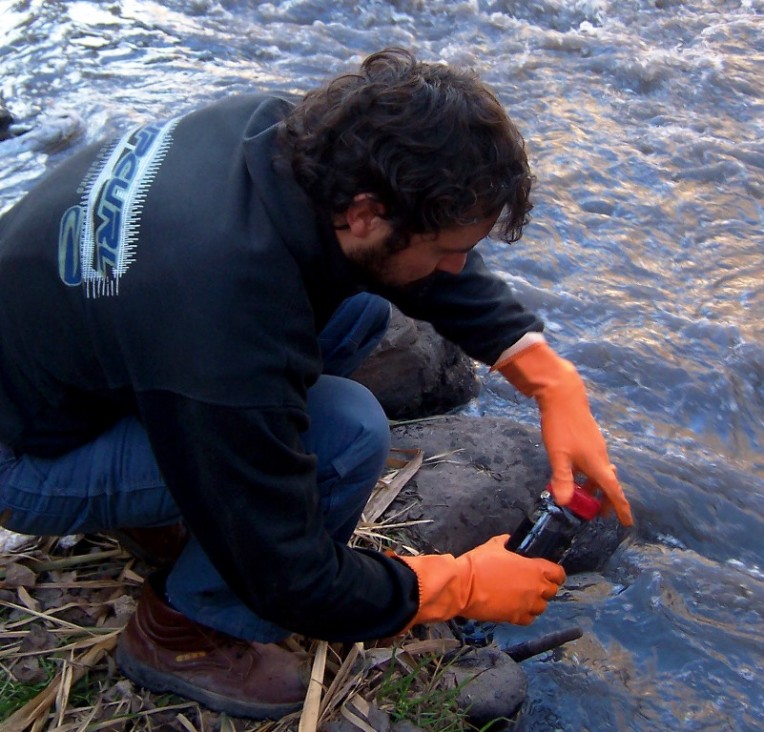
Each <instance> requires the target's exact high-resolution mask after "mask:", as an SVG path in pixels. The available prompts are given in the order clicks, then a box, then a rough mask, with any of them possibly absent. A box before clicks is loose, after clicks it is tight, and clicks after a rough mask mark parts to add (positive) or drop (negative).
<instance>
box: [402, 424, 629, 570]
mask: <svg viewBox="0 0 764 732" xmlns="http://www.w3.org/2000/svg"><path fill="white" fill-rule="evenodd" d="M392 442H393V446H394V447H399V448H413V447H417V448H420V449H422V450H423V451H424V455H425V463H424V464H423V466H422V467H421V468H420V469H419V471H418V472H417V473H416V475H415V476H414V477H413V478H412V479H411V480H410V481H409V483H408V484H407V485H406V486H405V487H404V489H403V491H402V492H401V494H400V495H399V497H398V498H397V499H396V501H395V503H394V504H393V508H392V510H393V511H399V510H401V511H402V513H401V515H400V516H399V517H398V519H397V520H398V521H419V520H425V521H427V523H422V524H417V525H416V526H412V527H411V528H410V529H409V534H410V536H409V538H410V540H411V542H412V543H413V544H414V545H415V546H417V547H418V548H420V549H422V550H426V551H431V550H434V551H438V552H441V553H451V554H457V555H458V554H461V553H463V552H465V551H468V550H469V549H472V548H473V547H475V546H477V545H478V544H482V543H483V542H484V541H487V540H488V539H490V538H491V537H492V536H496V535H498V534H511V533H512V532H513V531H515V529H516V528H517V527H518V525H519V524H520V522H521V521H522V520H523V519H524V518H525V517H526V515H528V514H530V513H531V512H532V510H533V508H534V507H535V505H536V502H537V500H538V497H539V494H540V493H541V492H542V491H543V490H544V488H545V487H546V485H547V483H548V481H549V477H550V475H551V468H550V467H549V461H548V459H547V455H546V451H545V449H544V445H543V443H542V441H541V435H540V433H539V431H538V430H535V429H531V428H528V427H525V426H524V425H521V424H518V423H515V422H512V421H511V420H507V419H501V418H495V417H468V416H464V415H449V416H445V417H439V418H434V419H431V420H426V421H424V422H417V423H414V424H407V425H399V426H397V427H394V428H393V430H392ZM433 456H440V457H439V458H438V459H437V460H432V461H427V458H432V457H433ZM625 533H626V531H625V530H624V529H622V528H621V527H620V526H619V525H618V524H617V522H616V521H615V519H614V518H608V519H597V520H595V521H592V522H591V523H590V524H589V525H587V526H586V527H585V528H584V530H583V531H582V532H581V534H580V535H579V537H578V538H577V540H576V543H575V545H574V548H573V549H572V550H571V552H570V553H569V556H568V557H566V559H565V561H564V562H563V566H564V567H565V569H566V571H568V572H569V573H573V572H585V571H595V570H598V569H601V568H602V566H603V565H604V564H605V562H606V561H607V560H608V559H609V557H610V556H611V555H612V553H613V552H614V551H615V549H616V547H617V546H618V544H619V543H620V542H621V540H622V539H623V537H624V536H625Z"/></svg>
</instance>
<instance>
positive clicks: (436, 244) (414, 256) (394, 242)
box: [349, 217, 496, 287]
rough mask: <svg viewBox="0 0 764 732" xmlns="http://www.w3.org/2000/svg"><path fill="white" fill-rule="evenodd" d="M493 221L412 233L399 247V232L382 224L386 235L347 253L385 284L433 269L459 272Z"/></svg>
mask: <svg viewBox="0 0 764 732" xmlns="http://www.w3.org/2000/svg"><path fill="white" fill-rule="evenodd" d="M495 222H496V217H491V218H488V219H482V220H480V221H477V222H475V223H473V224H468V225H466V226H458V227H455V228H451V229H444V230H443V231H440V232H438V233H437V234H413V235H412V236H411V237H410V239H409V243H408V246H405V248H403V249H401V246H400V235H398V234H396V233H395V232H394V231H393V230H392V227H390V225H389V224H387V223H385V226H386V227H387V231H386V234H385V235H384V236H382V237H381V239H380V240H379V241H378V242H377V243H375V244H373V245H370V246H368V247H366V248H364V249H362V250H360V251H355V252H352V253H351V254H350V255H349V256H350V258H351V260H352V261H353V262H354V263H355V264H356V266H358V267H359V268H360V269H362V270H363V271H364V272H365V273H366V275H367V276H368V277H369V278H370V279H371V280H372V281H374V282H377V283H379V284H382V285H385V286H387V287H405V286H407V285H411V284H413V283H415V282H418V281H419V280H423V279H425V278H426V277H429V276H430V275H431V274H433V273H434V272H450V273H451V274H458V273H459V272H461V271H462V269H463V268H464V265H465V263H466V261H467V255H468V254H469V252H470V251H471V250H472V249H473V248H474V247H475V245H476V244H477V243H478V242H479V241H481V240H482V239H483V238H485V237H486V236H488V233H489V232H490V231H491V229H492V228H493V225H494V223H495Z"/></svg>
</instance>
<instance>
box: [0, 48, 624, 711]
mask: <svg viewBox="0 0 764 732" xmlns="http://www.w3.org/2000/svg"><path fill="white" fill-rule="evenodd" d="M530 187H531V177H530V174H529V171H528V165H527V160H526V156H525V152H524V149H523V141H522V138H521V136H520V134H519V133H518V132H517V130H516V128H515V127H514V125H513V124H512V122H511V121H510V120H509V118H508V117H507V115H506V113H505V112H504V110H503V109H502V107H501V105H500V104H499V102H498V101H497V100H496V98H495V97H494V96H493V94H492V93H491V92H490V91H489V90H488V89H487V88H486V87H485V86H483V85H482V84H481V83H480V82H479V80H478V79H477V78H476V77H475V76H474V75H472V74H469V73H464V72H461V71H458V70H455V69H452V68H449V67H447V66H445V65H440V64H432V65H429V64H424V63H420V62H417V61H416V60H415V59H414V57H413V56H412V55H411V54H409V53H408V52H406V51H403V50H400V49H388V50H386V51H383V52H380V53H377V54H374V55H372V56H370V57H369V58H367V59H366V60H365V61H364V63H363V64H362V66H361V68H360V69H359V71H358V72H357V73H354V74H346V75H342V76H340V77H338V78H336V79H334V80H332V81H330V82H329V83H328V84H327V85H326V86H324V87H323V88H321V89H318V90H316V91H314V92H311V93H309V94H308V95H307V96H306V97H305V98H304V99H303V100H302V101H301V102H300V103H298V104H297V105H296V106H291V105H290V104H289V103H287V102H285V101H283V100H280V99H276V98H272V97H264V96H244V97H235V98H232V99H227V100H224V101H221V102H219V103H217V104H214V105H212V106H211V107H208V108H206V109H202V110H199V111H197V112H194V113H192V114H189V115H187V116H184V117H181V118H177V119H172V120H170V121H167V122H162V123H156V124H150V125H146V126H144V127H141V128H138V129H135V130H131V131H130V132H128V133H127V134H126V135H124V136H123V137H122V138H121V139H119V140H116V141H112V142H111V143H109V144H107V145H96V146H95V147H93V148H91V149H88V150H85V151H83V152H81V153H79V154H77V155H75V156H74V157H73V158H71V159H70V160H69V161H68V162H66V163H65V164H64V165H62V166H61V167H60V169H58V170H56V171H54V172H53V173H52V174H51V175H50V176H49V177H47V178H46V179H45V180H44V181H42V182H41V183H40V184H39V186H38V187H37V188H36V190H34V191H33V192H32V193H31V194H30V195H28V196H27V197H26V198H25V199H24V200H22V201H21V202H20V203H19V204H18V205H17V206H16V207H15V208H14V209H12V210H11V211H10V212H9V213H8V214H7V215H6V216H5V217H4V218H3V219H2V221H0V323H2V346H1V347H0V441H2V443H3V444H4V447H3V448H2V457H0V511H1V512H2V517H3V519H2V520H3V523H4V525H5V526H7V527H8V528H10V529H12V530H15V531H19V532H24V533H34V534H66V533H72V532H93V531H108V530H116V529H120V530H127V531H128V532H130V533H132V536H133V537H134V538H135V537H138V539H139V540H142V541H146V540H148V539H149V538H150V535H151V534H152V533H154V534H157V533H158V534H160V535H161V534H162V530H161V527H163V526H168V525H174V526H177V523H178V521H179V520H180V519H182V520H183V522H184V524H185V525H187V526H188V528H189V530H190V535H191V536H190V538H189V540H188V542H187V543H186V544H185V546H183V548H182V551H181V553H180V555H179V557H178V558H177V560H176V561H175V562H174V564H173V565H172V566H171V568H170V569H169V571H166V572H164V573H158V574H157V575H155V576H154V577H152V578H151V581H149V582H147V583H146V587H145V591H144V593H143V595H142V597H141V599H140V601H139V603H138V607H137V609H136V612H135V614H134V616H133V618H132V619H131V621H130V623H129V625H128V627H127V629H126V631H125V632H124V633H123V635H122V638H121V640H120V645H119V648H118V654H117V658H118V662H119V664H120V666H121V667H122V669H123V670H124V672H125V673H126V675H128V676H129V677H131V678H132V679H134V680H135V681H137V682H138V683H141V684H144V685H146V686H148V687H150V688H152V689H155V690H170V691H174V692H176V693H180V694H183V695H186V696H188V697H191V698H194V699H197V700H199V701H201V702H202V703H205V704H207V705H209V706H210V707H213V708H215V709H220V710H224V711H227V712H229V713H231V714H236V715H243V716H251V717H256V718H260V717H268V716H270V717H274V716H279V715H282V714H285V713H287V712H289V711H291V710H293V709H295V708H298V707H299V705H300V704H301V702H302V697H303V694H304V682H305V675H304V669H303V668H302V660H301V659H300V658H299V657H297V656H296V655H295V654H292V653H290V652H289V651H287V650H286V649H285V648H284V647H282V646H281V645H278V642H279V641H281V640H282V639H283V638H284V637H285V636H286V635H287V634H288V633H289V632H300V633H303V634H306V635H309V636H312V637H318V638H324V639H327V640H347V641H358V640H364V639H372V638H378V637H385V636H390V635H394V634H396V633H400V632H402V631H403V630H405V629H407V628H409V627H411V626H412V625H414V624H415V623H422V622H432V621H438V620H445V619H449V618H452V617H455V616H464V617H468V618H474V619H477V620H489V621H507V622H513V623H519V624H527V623H530V622H531V621H532V620H533V619H534V617H535V616H536V615H538V614H540V613H541V612H543V610H544V609H545V607H546V604H547V601H548V600H549V599H550V598H551V597H552V596H554V594H555V593H556V591H557V589H558V587H559V585H560V584H561V583H562V581H563V580H564V572H563V570H562V569H561V568H560V567H559V566H557V565H555V564H552V563H550V562H547V561H545V560H542V559H527V558H523V557H520V556H518V555H515V554H513V553H511V552H509V551H507V550H506V549H505V543H506V539H507V537H506V536H501V537H495V538H493V539H491V540H490V541H488V542H486V543H485V544H483V545H482V546H480V547H477V548H476V549H474V550H472V551H470V552H467V553H466V554H464V555H463V556H461V557H458V558H455V557H453V556H450V555H425V556H420V557H397V556H388V555H385V554H381V553H377V552H371V551H365V550H351V549H350V548H349V547H348V546H347V540H348V538H349V537H350V535H351V533H352V531H353V528H354V526H355V524H356V522H357V520H358V518H359V516H360V512H361V510H362V508H363V506H364V504H365V502H366V499H367V497H368V495H369V493H370V491H371V489H372V487H373V486H374V484H375V482H376V479H377V478H378V476H379V474H380V472H381V470H382V467H383V464H384V459H385V457H386V454H387V451H388V447H389V434H388V428H387V421H386V419H385V416H384V414H383V413H382V411H381V409H380V407H379V405H378V404H377V403H376V401H375V400H374V399H373V397H372V396H371V395H370V394H369V393H368V392H367V391H366V390H365V389H364V388H363V387H361V386H360V385H358V384H356V383H355V382H352V381H350V380H349V379H347V378H345V377H346V376H347V375H348V374H350V373H351V372H352V371H353V370H354V369H355V368H356V367H357V365H358V364H359V363H360V361H361V360H362V358H363V357H364V356H365V355H366V354H367V353H368V352H369V351H370V350H371V348H372V347H373V346H374V344H375V343H376V342H378V340H379V339H380V338H381V336H382V334H383V332H384V329H385V327H386V325H387V320H388V317H389V304H388V301H392V302H394V303H396V304H397V305H398V306H399V307H400V308H401V309H402V310H403V311H404V312H406V313H408V314H409V315H411V316H413V317H415V318H419V319H423V320H428V321H430V322H431V323H433V325H434V326H435V327H436V328H437V329H438V330H439V331H440V332H441V333H442V334H444V335H445V336H446V337H448V338H449V339H451V340H452V341H454V342H456V343H457V344H459V345H460V346H461V347H462V348H464V350H465V351H466V352H467V353H468V354H470V355H471V356H473V357H474V358H477V359H479V360H481V361H482V362H484V363H486V364H491V365H493V366H494V367H495V368H497V369H499V370H500V371H501V372H502V373H503V374H504V375H505V376H506V377H507V378H508V379H509V380H510V381H511V382H512V383H513V384H515V385H516V386H517V388H518V389H520V390H521V391H522V392H523V393H524V394H526V395H529V396H534V397H535V398H536V399H537V401H538V403H539V406H540V409H541V416H542V431H543V436H544V440H545V444H546V446H547V450H548V453H549V457H550V461H551V464H552V469H553V487H554V492H555V495H556V497H557V499H558V500H559V501H560V502H561V503H565V502H567V501H568V500H569V499H570V495H571V492H572V480H573V476H572V471H573V470H574V469H577V470H581V471H583V472H584V473H586V474H587V476H588V477H589V478H590V481H591V486H592V488H599V489H600V490H601V491H602V493H603V494H604V497H605V499H606V501H607V502H608V504H609V505H610V506H612V507H613V508H614V509H615V511H616V513H617V515H618V517H619V519H620V520H621V522H622V523H624V524H629V523H631V514H630V510H629V505H628V502H627V501H626V499H625V497H624V495H623V493H622V491H621V489H620V487H619V485H618V481H617V479H616V476H615V472H614V468H613V466H611V465H610V463H609V460H608V457H607V451H606V448H605V444H604V441H603V439H602V436H601V435H600V432H599V430H598V428H597V426H596V424H595V423H594V420H593V418H592V416H591V414H590V412H589V408H588V404H587V399H586V394H585V390H584V387H583V385H582V383H581V380H580V378H579V377H578V375H577V374H576V371H575V369H574V368H573V367H572V366H571V365H570V364H569V363H568V362H566V361H564V360H562V359H560V358H559V357H558V356H556V355H555V354H554V352H553V351H552V349H551V348H550V347H549V346H548V345H547V344H546V342H545V340H544V337H543V335H542V334H541V331H542V325H541V323H540V321H539V320H538V319H537V318H536V317H535V316H534V315H532V314H530V313H528V312H526V311H525V310H524V309H523V308H522V306H521V305H519V304H518V303H517V302H516V301H515V300H514V299H513V297H512V294H511V292H510V290H509V288H508V287H507V286H506V285H505V284H504V283H503V282H502V281H501V280H500V279H499V278H498V277H495V276H493V275H492V274H490V273H489V272H488V271H487V269H486V267H485V266H484V264H483V262H482V260H481V258H480V256H479V254H478V253H477V252H476V251H475V250H474V248H475V245H476V244H477V243H478V242H479V241H480V240H481V239H483V238H484V237H485V236H487V235H488V234H489V232H492V231H493V232H496V235H497V236H499V237H501V238H502V239H504V240H505V241H507V242H511V241H514V240H516V239H518V238H519V237H520V234H521V232H522V227H523V225H524V224H525V223H526V221H527V217H528V213H529V211H530V208H531V204H530V202H529V198H528V196H529V192H530ZM465 490H468V488H465ZM155 527H158V528H156V530H155V532H150V531H149V532H147V531H143V532H142V533H141V532H139V531H138V530H139V529H144V530H145V529H146V528H155ZM168 531H169V529H168ZM171 535H173V534H171Z"/></svg>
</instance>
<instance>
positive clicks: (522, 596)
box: [394, 534, 565, 630]
mask: <svg viewBox="0 0 764 732" xmlns="http://www.w3.org/2000/svg"><path fill="white" fill-rule="evenodd" d="M508 539H509V534H504V535H503V536H494V537H493V539H489V540H488V541H487V542H486V543H485V544H481V545H480V546H479V547H476V548H475V549H472V550H470V551H468V552H466V553H465V554H462V555H461V556H459V557H454V556H453V555H452V554H423V555H421V556H418V557H400V556H398V555H394V556H396V558H397V559H400V560H401V561H402V562H404V563H405V564H407V565H408V566H409V568H410V569H412V570H413V571H414V573H415V574H416V576H417V580H418V583H419V609H418V610H417V613H416V615H415V616H414V618H413V619H412V620H411V622H410V623H409V624H408V625H407V626H406V628H405V630H408V629H409V628H411V626H413V625H416V624H417V623H432V622H437V621H442V620H450V619H451V618H455V617H457V616H461V617H465V618H469V619H472V620H485V621H489V622H494V623H503V622H507V623H514V624H515V625H529V624H530V623H532V622H533V621H534V620H535V618H536V616H537V615H541V613H543V612H544V610H546V606H547V602H548V601H549V600H550V599H551V598H552V597H554V596H555V595H556V594H557V590H558V589H559V586H560V585H561V584H562V583H563V582H564V581H565V571H564V570H563V568H562V567H560V566H559V565H558V564H554V563H553V562H549V561H547V560H546V559H528V558H527V557H521V556H520V555H519V554H515V553H514V552H510V551H509V550H508V549H507V548H506V544H507V541H508Z"/></svg>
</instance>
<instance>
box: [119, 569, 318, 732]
mask: <svg viewBox="0 0 764 732" xmlns="http://www.w3.org/2000/svg"><path fill="white" fill-rule="evenodd" d="M117 664H118V665H119V667H120V668H121V669H122V671H123V673H124V674H125V676H127V677H128V678H129V679H131V680H132V681H134V682H135V683H136V684H138V685H140V686H145V687H146V688H148V689H151V690H152V691H156V692H163V691H169V692H172V693H174V694H179V695H180V696H184V697H187V698H189V699H194V700H196V701H198V702H200V703H201V704H203V705H205V706H207V707H209V708H210V709H214V710H216V711H220V712H226V713H228V714H231V715H233V716H237V717H250V718H252V719H266V718H268V719H278V718H280V717H283V716H284V715H286V714H289V713H290V712H294V711H297V710H298V709H299V708H300V707H301V706H302V704H303V701H304V699H305V691H306V688H307V683H308V680H309V677H310V669H309V664H308V661H307V657H306V656H305V654H298V653H293V652H291V651H287V650H286V649H284V648H282V647H281V646H277V645H275V644H273V643H255V642H250V641H243V640H240V639H238V638H233V637H231V636H228V635H225V634H223V633H220V632H218V631H216V630H212V629H211V628H207V627H205V626H203V625H199V624H198V623H194V622H193V621H191V620H189V619H188V618H186V617H185V616H184V615H181V613H179V612H178V611H177V610H174V609H173V608H171V607H170V606H169V605H167V604H166V603H164V602H162V601H161V600H160V599H159V597H158V596H157V593H156V591H155V590H154V588H153V587H152V586H151V582H150V581H146V582H145V583H144V588H143V594H142V595H141V598H140V600H139V601H138V606H137V608H136V610H135V613H134V615H133V616H132V617H131V618H130V621H129V622H128V624H127V627H126V628H125V630H124V631H123V633H122V635H121V636H120V639H119V645H118V646H117Z"/></svg>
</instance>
